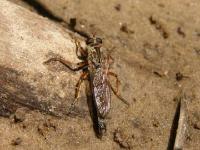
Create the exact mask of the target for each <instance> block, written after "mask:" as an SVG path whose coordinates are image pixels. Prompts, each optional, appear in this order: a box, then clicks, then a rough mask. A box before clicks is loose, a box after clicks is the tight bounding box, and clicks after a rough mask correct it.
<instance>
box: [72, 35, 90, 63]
mask: <svg viewBox="0 0 200 150" xmlns="http://www.w3.org/2000/svg"><path fill="white" fill-rule="evenodd" d="M73 39H74V41H75V44H76V55H77V57H78V58H79V59H81V60H86V58H87V56H88V53H87V51H86V50H85V49H84V48H82V47H81V44H80V42H79V41H78V40H76V39H75V38H73ZM78 51H79V52H80V54H81V55H78Z"/></svg>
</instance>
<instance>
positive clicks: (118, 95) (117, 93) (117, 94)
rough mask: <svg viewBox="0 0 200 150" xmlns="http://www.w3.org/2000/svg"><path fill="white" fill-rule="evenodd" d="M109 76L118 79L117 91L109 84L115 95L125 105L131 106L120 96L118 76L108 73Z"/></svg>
mask: <svg viewBox="0 0 200 150" xmlns="http://www.w3.org/2000/svg"><path fill="white" fill-rule="evenodd" d="M108 75H111V76H113V77H115V78H116V90H115V89H114V88H113V86H112V85H111V83H110V82H109V81H108V84H109V86H110V88H111V90H112V91H113V93H114V94H115V95H116V96H117V97H118V98H119V99H120V100H121V101H122V102H124V103H125V104H127V105H130V104H129V103H128V102H127V101H126V100H125V99H124V98H123V97H122V96H121V95H120V94H119V92H118V89H119V83H120V81H119V79H118V76H117V74H115V73H113V72H108Z"/></svg>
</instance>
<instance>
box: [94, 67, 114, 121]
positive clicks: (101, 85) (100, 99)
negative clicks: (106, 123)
mask: <svg viewBox="0 0 200 150" xmlns="http://www.w3.org/2000/svg"><path fill="white" fill-rule="evenodd" d="M92 84H93V98H94V101H95V104H96V106H97V112H98V115H99V116H100V117H102V118H104V117H105V116H106V114H107V113H108V112H109V110H110V99H111V95H110V87H109V86H108V84H107V75H106V74H104V73H103V70H102V69H101V68H99V69H97V70H96V72H95V75H94V78H93V81H92Z"/></svg>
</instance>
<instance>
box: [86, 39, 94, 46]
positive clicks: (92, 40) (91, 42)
mask: <svg viewBox="0 0 200 150" xmlns="http://www.w3.org/2000/svg"><path fill="white" fill-rule="evenodd" d="M93 43H94V39H93V38H89V39H88V40H87V41H86V44H88V45H90V44H93Z"/></svg>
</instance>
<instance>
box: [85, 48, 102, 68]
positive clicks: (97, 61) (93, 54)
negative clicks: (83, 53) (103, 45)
mask: <svg viewBox="0 0 200 150" xmlns="http://www.w3.org/2000/svg"><path fill="white" fill-rule="evenodd" d="M87 51H88V62H89V63H91V64H90V65H92V66H93V67H94V68H98V67H100V65H101V52H100V49H95V48H94V47H91V46H88V47H87Z"/></svg>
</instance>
